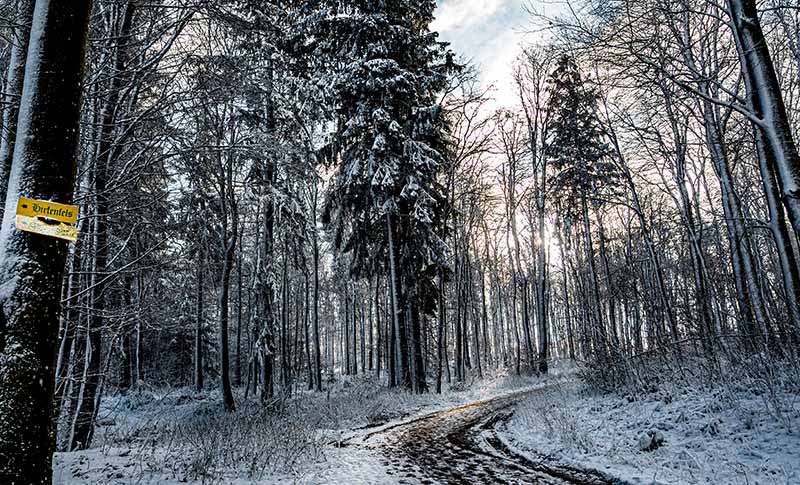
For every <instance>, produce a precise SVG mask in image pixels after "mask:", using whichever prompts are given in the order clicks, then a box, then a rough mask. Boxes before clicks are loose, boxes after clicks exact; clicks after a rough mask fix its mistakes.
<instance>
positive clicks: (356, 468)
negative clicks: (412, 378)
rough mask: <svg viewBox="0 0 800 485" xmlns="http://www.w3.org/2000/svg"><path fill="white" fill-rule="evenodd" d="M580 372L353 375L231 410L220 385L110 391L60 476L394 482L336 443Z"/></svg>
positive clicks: (362, 452) (370, 456) (62, 462)
mask: <svg viewBox="0 0 800 485" xmlns="http://www.w3.org/2000/svg"><path fill="white" fill-rule="evenodd" d="M573 371H574V368H573V367H571V366H570V365H561V366H560V367H557V368H556V372H555V373H554V374H555V375H553V376H550V377H548V378H547V379H538V378H533V377H518V376H513V375H508V374H507V373H505V372H500V373H497V374H494V375H491V376H488V377H486V378H485V379H483V380H477V379H473V380H471V381H469V382H467V383H465V384H463V385H460V386H458V387H455V388H452V389H448V390H447V391H446V392H444V393H442V394H440V395H437V394H433V393H429V394H423V395H413V394H410V393H408V392H405V391H400V390H389V389H386V388H385V387H384V386H383V385H381V384H379V383H378V382H376V381H375V380H374V379H370V378H364V377H355V378H354V377H345V378H341V379H339V380H338V381H337V382H336V383H335V384H334V385H332V386H331V389H330V391H327V392H323V393H314V392H306V391H301V392H299V393H298V394H296V395H295V396H294V397H292V398H291V399H289V400H287V402H286V403H284V404H283V405H281V406H278V407H276V408H274V409H272V410H270V411H268V412H267V411H263V410H262V409H261V406H260V405H258V404H257V403H255V402H253V401H249V402H244V401H243V399H242V397H243V396H241V395H239V396H238V399H237V403H238V406H239V409H238V410H237V412H236V413H233V414H226V413H225V412H224V411H223V410H222V405H221V399H220V398H219V396H218V394H217V393H216V392H212V393H209V394H201V395H198V394H195V393H194V392H192V391H191V390H188V389H174V390H169V391H166V390H160V391H151V392H137V393H130V394H128V395H127V396H125V397H121V396H117V397H112V398H108V399H105V400H104V402H103V408H102V410H101V413H100V416H99V423H100V424H101V426H99V427H98V428H97V431H96V437H95V446H94V447H93V448H92V449H90V450H87V451H84V452H71V453H57V454H56V456H55V459H54V482H55V483H56V484H76V485H77V484H128V483H163V484H173V483H226V484H228V483H230V484H238V483H265V484H267V483H395V482H396V478H395V477H392V476H391V475H390V474H388V473H387V470H386V469H385V467H384V466H383V465H382V463H381V460H380V459H379V457H378V456H377V455H376V454H374V453H371V452H370V451H369V450H366V449H363V448H357V447H346V448H340V447H337V446H336V445H337V443H341V442H342V441H345V440H349V439H357V438H358V437H359V436H361V435H364V434H366V433H369V432H374V431H376V430H381V429H384V428H386V427H390V426H393V425H396V424H399V423H403V422H406V421H411V420H414V419H416V418H419V417H421V416H424V415H426V414H429V413H433V412H436V411H438V410H442V409H447V408H450V407H455V406H458V405H462V404H465V403H469V402H473V401H479V400H484V399H490V398H493V397H497V396H501V395H506V394H510V393H514V392H517V391H520V390H524V389H532V388H536V387H542V386H546V385H552V383H554V382H563V381H566V380H569V379H571V375H572V372H573ZM251 399H252V398H251Z"/></svg>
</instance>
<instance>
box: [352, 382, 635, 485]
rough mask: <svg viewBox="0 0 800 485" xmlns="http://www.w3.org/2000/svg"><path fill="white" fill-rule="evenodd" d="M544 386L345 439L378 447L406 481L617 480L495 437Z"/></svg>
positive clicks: (593, 484) (591, 483) (596, 484)
mask: <svg viewBox="0 0 800 485" xmlns="http://www.w3.org/2000/svg"><path fill="white" fill-rule="evenodd" d="M546 392H548V389H547V388H544V389H537V390H534V391H525V392H520V393H517V394H512V395H509V396H504V397H499V398H495V399H489V400H485V401H479V402H475V403H471V404H467V405H465V406H460V407H457V408H453V409H448V410H445V411H441V412H437V413H433V414H430V415H427V416H425V417H422V418H419V419H416V420H413V421H411V422H407V423H403V424H398V425H395V426H390V427H386V428H383V429H381V430H378V431H374V432H372V433H368V434H366V435H364V436H363V437H362V438H361V439H353V440H350V441H348V442H347V443H346V444H344V445H345V446H359V447H365V448H368V449H371V450H373V451H377V452H379V453H380V454H381V455H382V456H383V463H384V465H385V466H386V468H387V473H389V474H390V475H391V476H393V477H395V478H396V479H397V482H398V483H407V484H416V483H422V484H438V483H446V484H470V485H472V484H494V483H497V484H542V485H551V484H552V485H562V484H588V485H605V484H618V483H620V482H619V481H616V480H613V479H609V478H607V477H605V476H604V475H602V474H600V473H597V472H592V471H586V470H578V469H575V468H571V467H567V466H565V465H562V464H558V463H553V462H549V461H548V460H547V459H542V460H537V461H534V460H532V459H530V458H527V457H524V456H521V455H518V454H516V453H513V452H512V451H511V450H509V449H508V448H507V447H506V446H505V445H503V443H502V442H501V440H500V439H499V438H498V437H497V428H498V427H499V426H501V425H502V424H503V423H505V422H506V421H508V419H509V418H510V417H511V415H512V413H513V409H514V406H515V405H516V404H518V403H519V402H520V401H522V400H524V399H526V398H528V397H530V396H532V395H533V394H537V393H539V394H543V393H546Z"/></svg>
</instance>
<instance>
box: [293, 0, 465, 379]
mask: <svg viewBox="0 0 800 485" xmlns="http://www.w3.org/2000/svg"><path fill="white" fill-rule="evenodd" d="M321 3H322V5H320V8H319V10H318V11H317V14H316V15H313V16H312V17H311V20H310V21H309V23H308V24H307V25H306V27H307V28H309V31H308V33H309V37H308V38H309V39H314V42H315V45H314V48H315V51H314V52H315V54H316V55H318V56H322V57H324V58H326V59H327V60H328V62H329V65H328V67H329V68H328V69H326V71H325V74H324V75H323V76H322V79H323V80H321V82H324V83H327V84H328V85H330V86H331V88H332V94H333V99H335V103H336V116H337V119H335V120H333V121H334V122H335V123H336V125H337V130H336V133H335V136H334V147H335V149H334V150H332V151H331V153H332V161H334V162H335V163H336V168H337V175H336V179H335V182H334V183H333V187H332V190H331V192H330V195H329V197H328V199H327V203H326V211H325V212H326V214H325V221H326V222H327V223H328V225H329V227H330V228H331V229H332V231H333V233H334V243H335V246H336V247H337V248H338V249H340V250H342V251H344V252H346V253H350V254H351V256H352V258H351V261H352V265H351V273H352V274H353V275H354V276H356V277H361V276H364V275H366V274H369V273H370V272H372V271H374V270H375V269H378V266H379V265H380V266H384V267H385V268H386V269H387V270H388V271H387V272H388V274H389V278H390V282H391V287H392V294H393V309H394V312H393V313H394V319H395V320H394V326H395V328H396V330H397V334H398V336H399V341H400V346H399V347H400V359H399V360H400V363H401V371H400V375H401V381H402V383H403V384H405V385H406V386H408V387H413V388H414V389H415V390H416V391H418V392H422V391H424V390H426V388H427V386H426V384H425V377H424V375H423V372H422V348H421V342H420V318H423V317H424V316H425V315H429V314H432V313H433V312H434V311H435V306H436V303H435V301H436V300H435V295H436V293H437V292H436V291H435V290H436V287H435V280H436V275H437V274H438V272H439V270H440V269H441V268H442V267H443V266H444V265H445V264H446V263H445V261H446V251H447V249H446V246H445V243H444V242H443V241H442V240H441V238H440V234H441V231H440V227H441V226H442V224H443V221H442V219H443V214H444V210H443V209H444V205H445V204H446V197H445V196H444V194H443V189H442V187H441V186H440V184H439V182H438V181H437V179H438V177H439V174H440V172H441V170H442V168H443V167H444V165H445V161H446V157H447V150H446V142H445V137H444V133H445V130H446V124H445V121H444V120H443V117H442V116H441V107H440V106H439V104H438V101H437V94H440V93H441V92H442V91H443V90H444V89H445V87H446V83H447V78H448V74H449V73H450V72H451V71H453V70H454V69H456V66H455V65H454V64H453V62H452V54H451V53H450V51H449V50H448V49H447V46H446V44H444V43H441V42H438V41H437V34H435V33H432V32H430V31H429V30H428V26H429V25H430V23H431V22H432V20H433V11H434V9H435V7H436V3H435V2H434V1H432V0H429V1H407V0H403V1H395V2H383V1H376V0H372V1H351V2H321ZM376 255H380V257H376ZM406 321H408V322H410V332H409V331H407V329H406V328H405V322H406ZM409 333H410V334H409ZM409 354H411V355H412V358H413V360H409Z"/></svg>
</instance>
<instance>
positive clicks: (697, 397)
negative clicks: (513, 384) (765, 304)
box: [500, 384, 800, 485]
mask: <svg viewBox="0 0 800 485" xmlns="http://www.w3.org/2000/svg"><path fill="white" fill-rule="evenodd" d="M500 437H501V440H502V441H503V442H504V443H505V444H506V445H507V446H508V447H509V448H510V449H512V451H514V452H517V453H520V454H524V455H528V456H529V457H530V458H531V459H533V460H536V459H539V458H541V457H542V456H547V457H549V458H550V459H555V460H558V461H561V462H563V463H566V464H570V465H576V466H580V467H582V468H586V467H589V468H593V469H595V470H598V471H600V472H603V473H605V474H606V475H610V476H613V477H617V478H619V479H622V480H625V481H628V482H631V483H636V484H652V483H658V484H708V483H714V484H721V485H734V484H743V485H744V484H747V485H755V484H782V485H783V484H786V485H788V484H798V483H800V396H798V395H797V394H792V393H775V394H771V393H757V392H752V391H750V390H748V389H747V388H745V387H743V386H742V387H739V388H732V387H731V386H723V387H719V388H716V389H713V390H696V389H690V388H684V389H673V390H671V391H660V392H658V393H655V394H651V395H646V396H644V397H640V398H634V397H633V396H618V395H590V394H587V391H585V390H583V388H582V387H581V386H580V385H577V384H572V385H567V386H561V387H560V388H559V389H555V390H554V391H553V392H552V393H549V394H548V395H535V396H533V397H532V398H531V399H530V400H527V401H525V402H524V403H523V404H521V405H520V406H519V407H518V408H517V410H516V412H515V413H514V416H513V417H512V418H511V420H509V421H508V423H507V424H506V425H505V427H504V428H503V430H502V432H501V433H500ZM654 438H655V440H654ZM662 440H663V442H662ZM649 448H655V449H652V450H650V451H645V450H647V449H649Z"/></svg>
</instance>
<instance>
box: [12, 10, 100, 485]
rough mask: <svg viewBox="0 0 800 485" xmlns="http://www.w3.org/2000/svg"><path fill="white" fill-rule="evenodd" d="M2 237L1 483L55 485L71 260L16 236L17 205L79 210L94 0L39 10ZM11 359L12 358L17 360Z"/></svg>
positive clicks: (53, 243)
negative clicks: (24, 199)
mask: <svg viewBox="0 0 800 485" xmlns="http://www.w3.org/2000/svg"><path fill="white" fill-rule="evenodd" d="M37 7H38V8H37V9H36V11H35V13H34V16H33V29H32V31H33V32H34V34H32V35H31V42H30V47H29V50H28V63H27V67H26V71H25V77H26V82H25V89H24V92H23V95H22V102H21V106H20V115H19V119H20V123H19V127H18V130H17V137H16V139H17V140H19V143H18V144H17V145H16V147H15V152H14V155H15V156H14V163H13V168H12V177H11V180H12V185H11V186H10V187H9V193H8V199H7V201H6V217H5V219H4V221H3V230H2V234H0V245H2V246H1V247H0V251H2V256H0V282H2V286H3V287H4V288H5V290H4V294H5V295H7V298H6V299H5V300H4V301H2V302H0V310H1V311H0V354H2V355H3V361H2V364H0V396H2V398H0V416H3V423H4V424H3V426H0V482H2V483H30V484H49V483H51V481H52V475H53V470H52V457H53V449H54V445H55V441H54V440H55V435H54V428H53V414H54V407H53V397H54V386H55V363H56V352H57V350H58V349H57V339H58V330H59V318H58V317H59V312H60V309H61V284H62V281H63V278H64V270H65V266H66V260H67V244H66V243H65V242H64V241H61V240H58V239H54V238H50V237H45V236H40V235H35V234H30V233H23V232H18V231H15V230H14V229H13V224H14V218H13V217H11V216H12V215H13V213H14V211H15V208H16V203H17V197H19V196H31V197H36V198H41V199H48V200H53V201H58V202H64V203H69V202H71V201H72V197H73V190H74V186H75V174H76V170H77V158H76V151H77V148H78V130H79V119H80V106H81V94H82V91H81V82H82V79H83V63H84V56H85V49H86V36H87V29H88V23H89V14H90V12H91V7H92V2H91V1H90V0H73V1H70V2H38V6H37ZM10 349H14V352H13V353H12V352H11V351H10Z"/></svg>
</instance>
